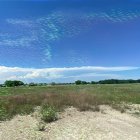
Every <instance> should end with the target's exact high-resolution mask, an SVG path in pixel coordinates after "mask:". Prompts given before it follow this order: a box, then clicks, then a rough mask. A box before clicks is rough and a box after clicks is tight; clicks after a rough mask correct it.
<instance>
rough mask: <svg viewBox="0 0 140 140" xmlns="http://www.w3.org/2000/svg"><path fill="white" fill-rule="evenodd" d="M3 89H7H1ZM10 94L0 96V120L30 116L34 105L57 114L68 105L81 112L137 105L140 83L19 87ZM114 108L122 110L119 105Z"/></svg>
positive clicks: (139, 95) (139, 99)
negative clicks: (46, 106)
mask: <svg viewBox="0 0 140 140" xmlns="http://www.w3.org/2000/svg"><path fill="white" fill-rule="evenodd" d="M4 90H5V91H6V90H7V88H6V89H3V88H2V91H4ZM11 91H12V94H10V90H9V88H8V92H9V94H8V93H7V92H6V93H7V94H6V96H3V95H2V96H0V120H5V119H9V118H12V117H13V116H14V115H16V114H29V113H31V112H33V111H34V108H35V107H36V106H43V105H48V106H52V107H54V108H55V109H56V110H57V111H62V110H63V109H64V108H66V107H68V106H73V107H75V108H78V109H79V110H80V111H86V110H93V111H99V107H98V106H99V105H103V104H109V105H114V104H119V103H121V102H126V103H134V104H139V103H140V85H139V84H132V85H130V84H129V85H94V86H93V85H83V86H75V85H73V86H51V87H32V88H28V87H21V88H17V89H16V88H11ZM13 91H15V94H14V92H13ZM18 92H20V93H19V94H18ZM114 106H115V105H114ZM114 108H116V106H115V107H114ZM117 109H118V110H119V109H120V110H122V109H121V108H118V106H117ZM122 112H123V110H122Z"/></svg>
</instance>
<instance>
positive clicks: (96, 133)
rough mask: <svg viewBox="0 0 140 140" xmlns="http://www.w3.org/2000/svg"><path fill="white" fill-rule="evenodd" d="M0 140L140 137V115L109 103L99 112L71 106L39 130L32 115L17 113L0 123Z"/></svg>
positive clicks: (126, 139)
mask: <svg viewBox="0 0 140 140" xmlns="http://www.w3.org/2000/svg"><path fill="white" fill-rule="evenodd" d="M0 140H140V117H138V116H135V115H132V114H130V113H121V112H119V111H116V110H114V109H112V108H111V107H109V106H100V112H91V111H86V112H79V111H78V110H77V109H75V108H73V107H71V108H68V109H66V110H65V112H63V113H62V114H61V115H60V119H58V120H57V121H55V122H53V123H50V124H46V127H45V131H38V120H37V119H36V118H35V117H33V115H28V116H16V117H15V118H13V119H12V120H10V121H6V122H1V123H0Z"/></svg>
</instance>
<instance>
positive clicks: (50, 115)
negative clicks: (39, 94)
mask: <svg viewBox="0 0 140 140" xmlns="http://www.w3.org/2000/svg"><path fill="white" fill-rule="evenodd" d="M41 115H42V117H41V119H42V120H43V121H45V122H52V121H55V120H57V111H56V109H55V108H54V107H53V106H49V105H43V106H42V110H41Z"/></svg>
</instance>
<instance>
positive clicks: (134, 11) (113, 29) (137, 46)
mask: <svg viewBox="0 0 140 140" xmlns="http://www.w3.org/2000/svg"><path fill="white" fill-rule="evenodd" d="M139 37H140V0H19V1H18V0H9V1H8V0H6V1H2V0H1V1H0V83H3V82H4V81H5V80H22V81H24V82H27V83H29V82H73V81H75V80H78V79H80V80H86V81H98V80H103V79H140V65H139V60H140V38H139Z"/></svg>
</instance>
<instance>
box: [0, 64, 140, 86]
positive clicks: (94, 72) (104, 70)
mask: <svg viewBox="0 0 140 140" xmlns="http://www.w3.org/2000/svg"><path fill="white" fill-rule="evenodd" d="M138 69H139V68H138V67H94V66H83V67H69V68H43V69H34V68H20V67H5V66H0V82H1V83H2V82H4V81H5V80H22V81H24V82H51V81H56V82H57V81H59V82H65V81H67V82H71V81H75V80H77V79H85V80H92V79H94V78H97V79H100V78H101V79H105V78H121V77H120V75H118V74H117V72H120V71H133V70H138ZM114 72H116V73H115V74H114Z"/></svg>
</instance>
